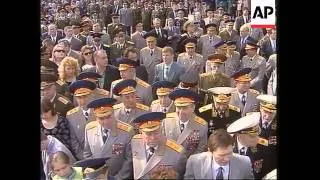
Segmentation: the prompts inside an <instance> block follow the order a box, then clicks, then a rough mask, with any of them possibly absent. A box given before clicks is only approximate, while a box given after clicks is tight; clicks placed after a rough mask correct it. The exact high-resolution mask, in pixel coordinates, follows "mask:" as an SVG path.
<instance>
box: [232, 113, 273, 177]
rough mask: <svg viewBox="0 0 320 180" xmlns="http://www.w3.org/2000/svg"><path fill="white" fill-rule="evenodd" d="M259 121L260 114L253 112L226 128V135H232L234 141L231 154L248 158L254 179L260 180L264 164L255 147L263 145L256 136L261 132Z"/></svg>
mask: <svg viewBox="0 0 320 180" xmlns="http://www.w3.org/2000/svg"><path fill="white" fill-rule="evenodd" d="M259 119H260V113H259V112H253V113H251V114H249V115H246V116H244V117H242V118H240V119H238V120H237V121H235V122H233V123H232V124H230V126H229V127H228V128H227V131H228V133H230V134H232V135H233V137H234V140H235V143H234V147H233V152H234V153H238V154H240V155H245V156H249V158H250V160H251V163H252V168H253V174H254V177H255V179H261V178H262V176H261V168H262V167H263V162H264V158H263V157H262V156H261V153H260V152H259V151H258V149H257V147H256V146H257V144H258V143H263V141H261V140H260V139H259V136H258V135H259V133H260V132H261V129H260V127H259ZM269 158H271V157H269Z"/></svg>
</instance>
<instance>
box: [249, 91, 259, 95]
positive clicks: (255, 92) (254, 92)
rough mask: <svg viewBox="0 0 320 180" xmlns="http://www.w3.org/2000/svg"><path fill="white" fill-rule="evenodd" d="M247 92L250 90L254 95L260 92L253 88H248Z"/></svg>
mask: <svg viewBox="0 0 320 180" xmlns="http://www.w3.org/2000/svg"><path fill="white" fill-rule="evenodd" d="M249 92H251V93H252V94H254V95H256V96H258V95H259V94H260V92H259V91H257V90H255V89H249Z"/></svg>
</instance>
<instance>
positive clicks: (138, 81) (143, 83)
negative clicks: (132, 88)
mask: <svg viewBox="0 0 320 180" xmlns="http://www.w3.org/2000/svg"><path fill="white" fill-rule="evenodd" d="M137 83H138V84H140V85H141V86H143V87H145V88H147V87H149V86H150V84H148V83H147V82H145V81H143V80H141V79H139V78H137Z"/></svg>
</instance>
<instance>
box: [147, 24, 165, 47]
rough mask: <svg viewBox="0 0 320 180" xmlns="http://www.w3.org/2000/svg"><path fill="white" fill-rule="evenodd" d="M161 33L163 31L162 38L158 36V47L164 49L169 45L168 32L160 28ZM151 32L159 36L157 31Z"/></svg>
mask: <svg viewBox="0 0 320 180" xmlns="http://www.w3.org/2000/svg"><path fill="white" fill-rule="evenodd" d="M160 31H161V37H160V34H158V37H157V46H158V47H161V48H163V47H165V46H166V45H167V44H168V31H167V30H166V29H163V28H160ZM150 32H151V33H155V34H157V32H156V30H155V29H153V30H151V31H150Z"/></svg>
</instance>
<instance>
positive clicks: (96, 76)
mask: <svg viewBox="0 0 320 180" xmlns="http://www.w3.org/2000/svg"><path fill="white" fill-rule="evenodd" d="M99 78H102V76H101V75H100V74H98V73H96V72H82V73H80V74H79V75H78V78H77V79H78V80H83V79H95V80H98V79H99Z"/></svg>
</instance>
